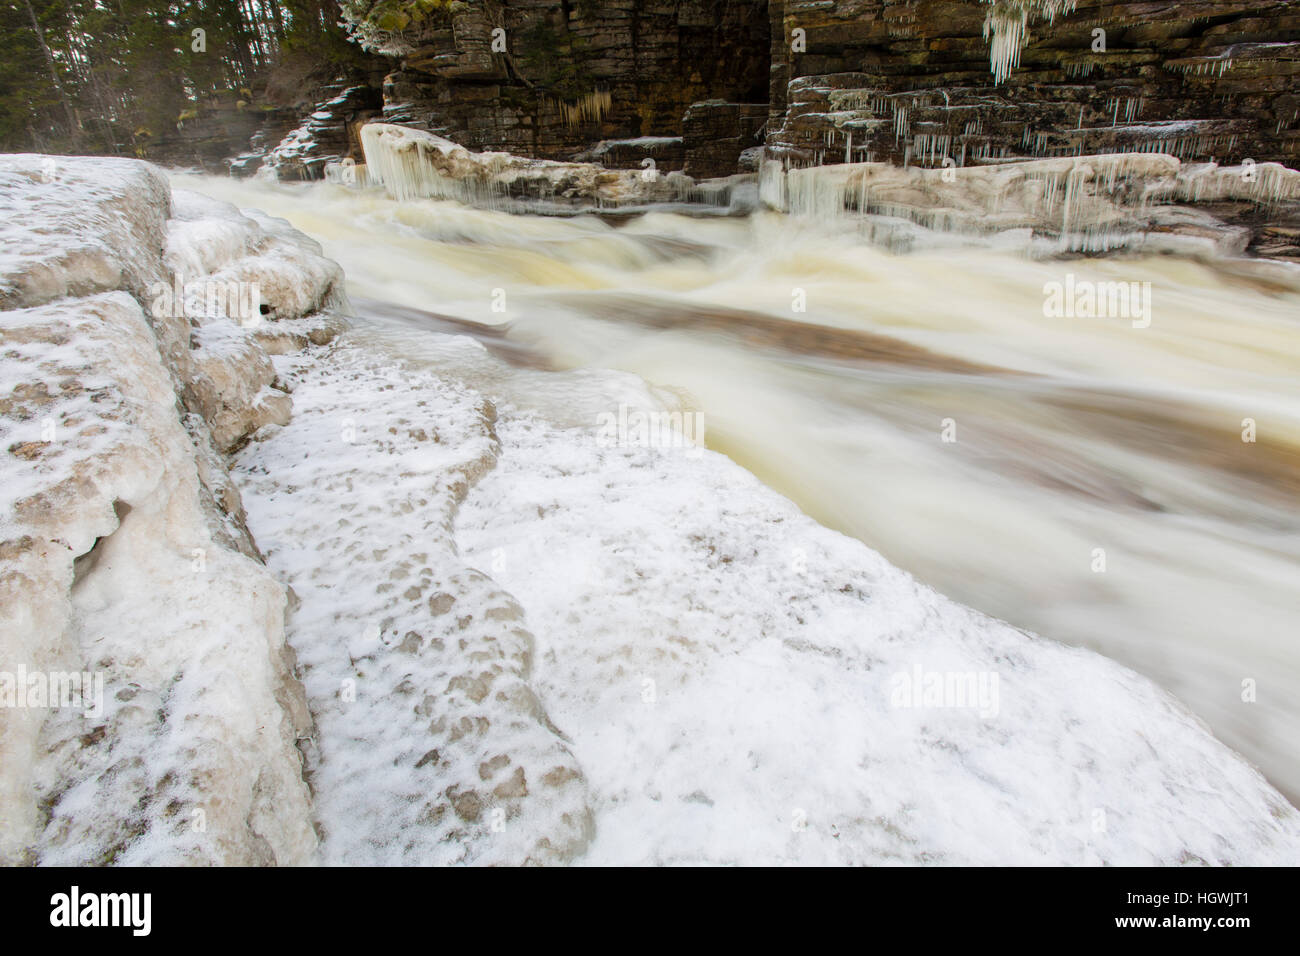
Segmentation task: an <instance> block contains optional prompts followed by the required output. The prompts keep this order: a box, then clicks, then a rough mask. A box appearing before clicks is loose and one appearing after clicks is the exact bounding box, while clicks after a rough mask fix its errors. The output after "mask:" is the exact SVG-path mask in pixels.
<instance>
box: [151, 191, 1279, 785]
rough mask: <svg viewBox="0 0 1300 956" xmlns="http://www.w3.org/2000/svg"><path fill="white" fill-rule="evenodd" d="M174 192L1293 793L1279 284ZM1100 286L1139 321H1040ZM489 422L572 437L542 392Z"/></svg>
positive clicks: (830, 237) (815, 240) (776, 221)
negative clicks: (607, 387)
mask: <svg viewBox="0 0 1300 956" xmlns="http://www.w3.org/2000/svg"><path fill="white" fill-rule="evenodd" d="M175 184H176V186H178V187H180V188H193V189H198V190H200V191H203V192H206V193H208V194H210V195H213V196H216V197H218V198H221V199H225V200H228V201H230V202H234V203H236V204H237V205H240V206H245V207H248V206H253V207H258V208H262V209H264V210H266V211H267V212H270V213H272V214H274V215H279V216H283V217H285V218H287V219H289V220H290V221H291V222H292V223H293V224H294V225H295V226H297V227H298V228H299V229H302V230H303V231H305V232H307V233H309V234H310V235H312V236H314V237H315V238H316V239H318V240H319V241H320V242H321V243H322V244H323V245H324V247H325V252H326V254H327V255H329V256H331V257H332V258H334V259H336V260H338V261H339V262H340V263H341V264H342V265H343V267H344V268H345V270H346V271H347V275H348V281H349V290H350V293H351V295H352V297H353V299H354V302H355V303H356V304H357V306H358V321H359V323H360V324H361V325H362V326H363V328H364V329H366V330H367V331H366V333H365V334H368V335H369V336H370V337H371V339H372V341H374V342H375V343H376V344H379V345H382V346H383V347H385V348H391V349H393V350H394V351H397V352H401V353H402V354H404V355H407V356H408V357H411V356H410V355H409V351H410V350H417V349H418V348H419V346H418V345H417V344H416V342H415V339H416V338H417V337H415V336H411V335H410V334H409V330H410V328H411V327H412V325H415V326H418V327H422V328H427V327H435V328H442V329H445V330H447V331H467V330H468V331H471V332H474V333H475V334H477V335H479V337H481V338H482V339H483V340H484V341H485V343H486V344H488V345H489V346H490V347H492V348H493V349H494V350H496V351H498V353H499V354H502V355H504V356H505V357H507V358H509V359H511V360H512V361H515V362H519V363H525V364H539V365H546V366H551V367H555V368H574V367H587V368H594V369H618V370H623V371H628V372H633V373H636V374H637V375H640V376H642V377H643V378H645V379H646V380H647V381H648V382H649V383H650V384H651V385H653V386H655V387H657V388H659V389H661V390H663V392H664V393H665V394H673V395H676V396H677V397H678V399H679V400H680V401H681V402H682V403H683V405H684V407H686V408H687V409H690V410H694V411H699V412H702V413H703V415H704V419H705V422H706V427H707V438H708V444H709V445H710V446H711V447H713V448H715V449H717V450H720V451H723V452H725V453H727V454H728V455H730V456H731V457H732V458H734V459H735V460H736V461H738V462H740V463H741V464H743V465H744V466H746V467H747V468H749V469H750V470H752V471H753V472H754V473H755V474H757V475H758V476H759V477H761V478H762V479H763V480H764V481H766V482H767V483H769V484H770V485H772V486H773V487H775V488H777V489H778V490H780V491H781V492H783V493H784V494H786V495H788V496H789V497H791V498H792V499H793V500H794V501H795V502H797V503H798V504H799V505H800V506H801V507H802V508H803V509H804V510H805V511H806V512H808V513H809V514H811V515H813V516H814V517H816V518H818V519H819V520H820V521H822V522H823V523H825V524H827V525H830V526H831V527H834V528H836V529H838V530H840V531H843V532H845V533H847V534H850V535H853V536H855V537H858V538H860V539H862V540H863V541H865V542H866V543H867V544H869V545H870V546H872V547H873V548H875V549H877V550H879V551H880V552H882V553H883V554H884V555H885V556H886V557H887V558H889V559H890V560H892V561H893V562H894V563H896V564H898V565H900V566H902V567H904V568H906V569H907V570H909V571H911V572H913V573H915V574H916V575H917V576H918V577H920V578H922V579H923V580H925V581H926V582H928V583H930V584H933V585H934V586H936V587H937V588H938V589H939V590H941V591H943V592H945V593H947V594H949V595H951V596H953V597H955V598H958V599H960V600H962V601H964V602H966V603H968V604H970V605H973V606H974V607H977V608H979V609H981V610H984V611H987V612H989V613H992V614H995V615H997V616H999V617H1002V618H1005V619H1006V620H1008V621H1010V622H1012V623H1013V624H1016V625H1018V626H1021V627H1023V628H1026V629H1028V630H1032V631H1035V632H1037V633H1040V634H1042V635H1044V636H1045V637H1050V638H1054V639H1057V640H1060V641H1065V642H1068V643H1075V644H1082V645H1086V646H1089V647H1092V648H1094V649H1096V650H1099V651H1101V652H1103V653H1105V654H1108V655H1110V656H1112V657H1114V658H1116V659H1118V660H1120V661H1122V662H1124V663H1126V664H1128V665H1130V666H1132V667H1134V668H1136V669H1138V670H1140V671H1142V672H1144V673H1146V674H1148V675H1149V676H1151V677H1153V678H1154V679H1156V680H1157V681H1159V682H1160V683H1162V684H1163V685H1164V686H1166V687H1168V688H1169V689H1171V690H1172V691H1173V692H1174V693H1176V694H1177V695H1179V696H1180V697H1181V698H1182V699H1183V700H1184V701H1185V702H1187V703H1188V704H1189V705H1190V706H1191V707H1192V708H1193V710H1195V711H1196V712H1197V713H1198V714H1200V716H1201V717H1202V718H1204V719H1205V720H1206V722H1207V723H1208V724H1209V725H1210V726H1211V727H1212V728H1213V730H1214V731H1215V732H1216V733H1217V734H1218V735H1219V736H1220V737H1221V738H1222V739H1223V740H1225V741H1226V742H1227V743H1229V744H1230V745H1232V746H1233V747H1235V748H1236V749H1238V750H1239V751H1240V752H1242V753H1243V754H1245V755H1246V756H1247V757H1248V758H1250V759H1251V760H1253V761H1255V762H1256V763H1257V764H1258V765H1259V766H1260V767H1261V768H1262V769H1263V770H1264V771H1265V773H1266V774H1267V775H1268V776H1269V777H1270V778H1271V779H1272V780H1273V782H1274V783H1276V784H1277V785H1278V786H1280V787H1281V788H1282V789H1284V790H1285V791H1286V792H1287V793H1288V794H1289V795H1290V796H1291V798H1292V800H1293V801H1294V800H1295V799H1296V798H1297V796H1300V762H1298V761H1297V759H1296V752H1295V751H1296V747H1295V741H1296V740H1297V739H1300V655H1297V647H1296V641H1297V630H1298V628H1297V621H1300V515H1298V514H1297V508H1296V502H1297V500H1298V499H1300V467H1298V466H1300V272H1297V271H1296V270H1291V269H1287V268H1276V269H1274V268H1271V267H1264V268H1256V267H1249V266H1242V265H1234V264H1230V263H1216V264H1204V263H1197V262H1190V261H1184V260H1176V259H1172V258H1158V259H1144V260H1119V259H1116V260H1073V261H1055V262H1035V261H1030V260H1028V259H1025V258H1023V257H1021V256H1018V255H1015V254H1011V253H999V252H995V251H989V250H966V249H943V250H934V251H928V252H918V253H914V254H912V255H909V256H905V257H899V256H894V255H890V254H888V253H886V252H884V251H882V250H879V249H876V248H873V247H871V246H870V245H868V244H867V243H865V242H864V241H863V240H862V239H861V238H860V237H859V236H858V234H857V233H856V231H854V230H853V229H852V227H851V226H850V225H849V224H846V223H838V224H817V223H810V222H806V221H801V220H797V219H792V218H790V217H786V216H781V215H777V214H774V213H764V214H758V215H754V216H751V217H748V218H743V219H723V218H711V219H697V218H688V217H686V216H682V215H678V214H673V213H653V214H649V215H645V216H641V217H638V218H634V219H631V220H629V221H627V222H625V223H624V224H622V225H620V226H615V225H612V224H609V223H606V222H603V221H601V220H600V219H597V218H595V217H590V216H587V217H579V218H574V219H558V218H547V217H541V216H509V215H506V214H502V213H493V212H486V211H481V210H475V209H470V208H466V207H463V206H460V205H458V204H455V203H450V202H434V201H414V202H407V203H402V204H399V203H395V202H393V201H390V200H388V199H387V198H385V197H384V196H383V194H382V193H378V192H358V191H352V190H348V189H345V188H342V187H336V186H325V185H313V186H300V187H293V188H288V187H277V186H270V185H265V184H260V183H250V182H236V181H231V180H224V179H214V178H201V179H199V178H191V177H177V178H176V181H175ZM1105 282H1122V283H1137V284H1138V285H1137V286H1136V287H1134V289H1135V292H1136V291H1138V290H1140V291H1141V292H1142V295H1143V297H1144V298H1142V299H1141V300H1140V301H1141V302H1145V303H1147V304H1149V311H1148V312H1147V313H1146V314H1145V316H1144V318H1145V319H1149V320H1150V321H1149V324H1146V323H1145V321H1143V319H1142V318H1139V319H1137V320H1135V319H1134V317H1133V316H1127V317H1125V316H1119V315H1111V316H1109V317H1107V316H1101V317H1073V318H1067V317H1050V316H1047V315H1045V314H1044V302H1045V299H1046V296H1045V292H1044V289H1045V287H1048V286H1049V284H1051V283H1060V284H1061V285H1062V286H1065V285H1066V284H1067V283H1068V284H1069V287H1070V288H1072V289H1074V288H1084V287H1087V284H1088V283H1105ZM1145 283H1150V285H1149V287H1147V286H1145V285H1144V284H1145ZM1138 302H1139V299H1136V298H1135V299H1134V303H1135V304H1138ZM430 313H432V315H430ZM449 320H450V321H449ZM457 322H459V323H461V324H457ZM465 322H472V323H481V324H483V325H485V326H495V327H496V328H495V329H475V327H474V326H471V325H465V324H463V323H465ZM404 333H406V334H405V335H404ZM416 357H417V358H418V356H416ZM466 374H467V375H472V374H474V372H473V370H467V371H466ZM478 384H480V385H483V384H485V383H482V382H479V383H478ZM486 384H487V385H488V387H489V389H490V387H491V383H486ZM501 387H502V388H503V389H504V388H508V387H509V386H508V385H507V384H505V383H502V385H501ZM503 398H506V399H508V400H513V401H515V402H518V403H521V404H532V405H533V406H534V407H538V408H540V409H542V410H543V411H544V412H545V413H546V414H548V415H550V416H551V417H553V418H556V419H561V420H562V419H564V418H565V417H566V416H565V412H564V403H565V397H564V395H563V394H557V393H556V392H555V391H553V390H552V391H549V392H547V393H546V394H542V393H541V392H527V393H520V394H517V393H509V394H505V395H503ZM575 407H577V406H576V404H575ZM585 415H586V411H584V412H583V413H582V415H578V414H576V413H575V414H573V415H571V416H569V417H570V418H572V419H575V420H576V421H575V423H583V422H582V421H581V419H582V418H583V417H584V416H585ZM1247 419H1249V420H1250V421H1249V422H1246V423H1245V424H1243V422H1245V420H1247ZM586 424H589V425H590V426H591V427H593V428H594V427H595V424H596V423H595V422H594V421H592V422H590V423H586ZM1252 427H1253V429H1254V434H1253V437H1254V438H1255V439H1256V440H1254V441H1243V432H1245V433H1246V435H1247V437H1252V436H1251V433H1250V429H1251V428H1252ZM1243 698H1246V699H1243Z"/></svg>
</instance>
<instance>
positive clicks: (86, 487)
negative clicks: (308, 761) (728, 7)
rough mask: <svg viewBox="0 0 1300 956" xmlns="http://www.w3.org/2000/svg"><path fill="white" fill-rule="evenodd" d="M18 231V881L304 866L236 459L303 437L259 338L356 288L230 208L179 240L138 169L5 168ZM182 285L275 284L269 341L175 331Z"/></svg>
mask: <svg viewBox="0 0 1300 956" xmlns="http://www.w3.org/2000/svg"><path fill="white" fill-rule="evenodd" d="M0 211H2V212H3V216H2V218H0V221H3V223H4V225H3V227H0V229H2V230H3V240H4V241H3V245H2V246H0V248H2V249H3V252H2V253H0V381H3V382H4V386H3V391H0V448H3V449H4V451H3V452H2V453H0V488H3V504H4V507H3V511H0V595H2V598H0V619H3V624H2V625H0V768H3V772H0V862H5V863H21V862H34V863H47V864H87V863H90V864H95V863H101V864H102V863H125V864H141V863H240V864H254V863H277V862H278V863H297V862H305V861H307V860H309V859H310V858H311V857H312V854H313V853H314V849H315V845H316V836H315V833H314V830H313V827H312V823H311V815H310V810H309V793H308V789H307V786H306V784H305V783H304V781H303V777H302V764H301V757H300V753H299V751H298V747H297V744H298V741H299V739H300V738H303V737H306V736H308V735H309V734H310V732H311V715H310V713H309V711H308V709H307V707H306V701H305V698H304V696H303V691H302V687H301V684H299V682H298V681H297V679H296V678H295V677H294V674H293V670H294V661H293V656H292V652H291V651H290V650H289V649H288V648H287V647H286V645H285V643H284V632H283V609H284V605H285V592H284V590H283V588H282V587H281V586H280V585H279V584H278V583H277V582H276V581H275V579H274V578H273V577H272V576H271V575H270V574H269V573H268V572H267V571H266V569H265V567H264V566H262V564H261V563H260V561H259V560H258V559H257V549H256V547H255V546H254V544H253V542H252V539H251V538H250V537H249V535H248V532H247V528H246V526H245V523H244V516H243V508H242V503H241V501H240V498H239V494H238V491H237V489H236V488H235V486H234V485H233V484H232V483H231V481H230V478H229V475H228V473H227V471H226V466H225V463H224V461H223V459H222V458H221V455H220V454H219V450H220V449H221V448H225V447H228V446H230V445H231V444H232V443H236V442H238V441H240V440H242V437H243V435H245V434H247V432H248V431H249V430H250V429H252V428H255V427H260V425H262V424H265V423H266V422H267V421H270V420H287V412H288V398H287V396H285V394H284V393H283V392H282V391H278V390H274V389H270V387H269V386H270V385H272V384H274V382H273V378H274V369H273V367H272V366H271V363H270V360H269V358H268V356H267V354H266V353H265V352H264V351H263V350H262V349H261V347H260V346H259V345H258V344H257V335H258V328H259V327H271V326H273V325H274V324H275V322H274V320H275V319H276V318H277V314H284V315H285V316H286V317H287V320H288V321H291V322H304V321H311V320H308V319H303V318H301V313H302V311H303V310H304V309H305V308H308V307H314V306H319V305H323V304H329V303H333V302H336V301H337V299H336V298H335V297H333V296H332V293H331V291H330V290H331V287H332V285H333V283H334V281H335V280H337V278H338V274H337V269H336V267H335V268H334V269H333V271H331V269H330V268H329V267H328V266H326V265H322V264H321V263H323V262H324V260H320V261H316V260H318V259H319V256H315V255H314V254H313V253H312V252H311V250H310V249H309V248H307V246H306V245H305V243H308V242H309V241H308V240H305V239H302V240H299V239H295V238H293V237H291V236H290V235H289V230H288V229H287V225H274V224H269V223H259V222H258V221H256V220H254V219H250V220H243V219H242V217H240V216H239V214H238V213H237V212H235V211H234V210H233V209H230V208H227V209H222V210H218V209H215V208H214V207H211V206H202V205H201V204H197V203H196V202H194V201H193V200H189V201H187V200H185V199H184V198H181V199H178V202H177V210H176V211H177V216H178V218H177V219H175V220H171V221H169V218H168V217H169V213H170V212H171V204H170V195H169V190H168V187H167V183H166V180H165V178H164V177H163V176H162V175H161V173H160V172H159V171H157V170H156V169H154V168H152V167H150V166H148V165H146V164H144V163H139V162H135V161H125V160H100V159H84V158H67V157H40V156H6V157H2V158H0ZM164 249H166V253H165V254H164ZM317 251H318V250H317ZM262 260H264V261H262ZM171 269H178V270H179V269H185V270H187V271H189V275H188V276H186V277H185V278H184V280H183V281H181V282H180V283H179V287H180V288H181V289H182V290H184V291H194V290H187V289H186V282H189V281H191V280H197V281H198V283H199V288H200V290H201V286H202V284H203V283H204V282H212V281H215V280H214V279H213V276H214V275H215V276H217V277H218V278H220V279H222V280H224V279H226V278H231V277H232V276H233V277H235V278H237V279H239V280H243V279H246V278H250V277H252V278H256V279H258V280H260V281H263V282H265V285H266V287H267V289H268V290H269V294H268V297H267V298H268V301H269V302H270V304H271V305H270V308H269V309H268V311H267V316H269V318H268V317H264V316H263V313H262V311H261V310H260V309H259V310H258V312H257V316H258V317H259V320H258V321H256V322H252V323H250V324H249V327H245V326H244V325H241V324H240V323H239V322H238V321H236V317H234V316H232V315H231V314H230V312H229V310H228V309H227V308H225V307H224V306H222V307H214V308H211V309H208V308H206V307H205V308H198V305H199V304H200V302H201V300H202V298H203V297H202V295H201V294H199V296H198V299H197V300H193V301H189V302H188V303H182V305H181V307H179V308H172V307H171V304H170V303H164V302H161V301H160V297H161V296H162V291H163V290H165V289H168V288H175V287H177V283H176V282H175V281H174V279H175V277H174V276H172V275H171V274H170V270H171ZM294 270H296V271H294ZM223 271H224V272H229V273H230V275H223ZM290 271H294V274H293V275H292V276H289V275H287V273H288V272H290ZM277 282H279V283H280V284H282V285H284V286H285V287H286V288H285V289H284V290H281V288H280V285H277ZM290 283H303V284H304V286H305V287H306V288H307V289H308V290H309V291H308V292H307V293H306V294H305V295H306V297H305V298H304V294H303V293H302V292H301V291H300V290H295V291H294V292H293V293H292V294H290V292H289V291H288V290H287V286H288V285H289V284H290ZM184 291H183V294H184ZM196 294H197V293H196ZM187 298H189V299H193V297H192V296H187ZM162 306H167V307H162ZM317 324H318V325H322V324H325V320H323V319H320V320H317ZM270 392H274V394H270ZM66 674H78V675H81V674H84V675H85V676H86V677H87V680H86V682H85V684H84V686H85V687H87V688H90V687H95V688H98V690H97V692H95V693H93V694H85V695H82V696H81V697H79V698H78V700H77V702H78V704H79V706H76V707H72V706H67V704H68V702H69V699H68V698H67V695H65V694H62V693H60V694H58V695H54V694H53V692H52V689H53V688H54V687H55V686H56V682H57V681H58V680H59V679H60V676H59V675H66ZM19 675H21V676H22V677H23V678H25V679H26V680H27V681H30V684H31V686H30V687H24V688H23V693H22V695H21V696H20V695H17V694H15V691H16V687H15V685H16V684H18V683H19V681H18V679H17V678H18V676H19ZM34 689H35V690H34ZM65 689H66V688H65ZM36 691H39V693H37V692H36ZM47 691H49V693H47ZM6 692H7V693H8V694H9V696H8V697H6V696H5V694H6Z"/></svg>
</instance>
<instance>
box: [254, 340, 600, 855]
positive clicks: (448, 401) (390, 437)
mask: <svg viewBox="0 0 1300 956" xmlns="http://www.w3.org/2000/svg"><path fill="white" fill-rule="evenodd" d="M277 361H278V362H279V364H280V366H281V370H282V373H283V374H284V375H285V377H286V378H287V379H288V380H290V381H292V382H293V387H294V401H295V412H294V417H293V420H292V421H291V422H290V423H289V424H288V425H287V426H285V427H284V428H271V429H266V430H264V432H263V433H260V434H259V435H258V439H257V440H256V441H254V442H253V443H251V444H250V445H249V446H248V447H247V448H246V449H244V451H243V452H242V453H241V454H240V455H239V457H238V459H237V465H236V469H235V474H236V476H237V478H238V479H239V481H240V482H241V484H242V486H243V491H244V497H245V500H246V501H247V503H248V509H249V512H248V514H249V520H250V523H251V524H252V526H253V527H255V528H256V529H257V534H258V541H259V542H260V543H261V545H262V546H263V547H264V548H265V549H266V555H267V560H268V563H269V564H270V566H271V567H272V568H273V569H274V570H275V571H276V573H277V574H279V575H280V576H281V578H282V580H284V581H285V583H286V584H288V585H289V586H290V587H291V588H292V589H293V591H294V592H295V593H296V594H297V596H298V597H299V598H300V599H301V605H300V606H299V607H298V608H297V609H296V610H295V611H294V613H293V615H292V617H291V619H290V622H289V628H288V631H289V639H290V641H291V642H292V643H293V645H294V647H295V648H296V650H297V652H298V655H299V660H300V661H301V663H302V667H303V682H304V685H305V686H306V688H307V693H308V697H309V699H310V701H311V709H312V712H313V713H314V714H315V715H316V720H317V725H318V733H317V735H316V738H315V748H314V750H313V758H314V759H313V760H312V763H311V779H312V786H313V790H314V792H315V794H316V798H317V802H316V813H317V820H318V822H319V825H320V829H321V833H322V834H323V846H322V859H323V860H324V861H325V862H328V863H338V864H350V865H397V864H423V865H429V864H447V863H477V864H523V863H557V862H564V861H567V860H570V859H572V858H573V857H574V856H575V855H576V854H578V853H579V852H581V851H582V849H583V848H584V847H585V846H586V844H587V841H588V840H589V838H590V835H591V815H590V811H589V810H588V807H587V803H586V787H585V783H584V780H583V776H582V770H581V768H580V766H579V765H578V762H577V761H576V760H575V759H574V757H573V755H572V753H571V752H570V749H569V747H568V746H567V744H566V742H565V740H564V738H563V737H562V736H561V735H560V734H559V733H558V732H557V731H556V730H555V728H554V727H553V726H552V725H551V723H550V721H549V719H548V718H547V716H546V712H545V709H544V707H543V705H542V703H541V702H540V701H538V699H537V697H536V696H535V695H534V694H533V692H532V690H531V689H530V687H529V684H528V679H529V675H530V672H531V669H532V666H533V637H532V635H531V634H530V633H529V632H528V630H527V626H526V624H525V622H524V621H523V612H522V610H521V609H520V607H519V606H518V604H517V603H516V602H515V600H514V599H513V598H512V597H511V596H510V595H509V594H507V593H505V592H504V591H503V590H501V589H500V588H499V587H498V586H497V585H496V584H495V583H494V582H493V581H492V579H491V577H489V576H488V575H487V574H484V573H481V572H480V571H479V570H476V569H475V568H473V567H471V566H470V565H468V564H467V563H465V562H464V561H463V560H462V559H461V558H460V557H459V555H458V554H457V551H456V547H455V541H454V538H453V536H452V529H453V526H454V522H455V515H456V512H457V509H458V508H459V507H460V503H461V502H462V501H463V499H464V497H465V495H466V494H467V493H468V491H469V489H470V487H472V485H473V484H474V483H475V482H476V481H478V480H479V479H480V477H481V476H482V475H483V474H485V473H487V472H488V471H490V470H491V469H492V467H493V464H494V462H495V459H496V454H497V440H496V436H495V434H494V431H493V423H494V420H495V411H494V409H493V407H492V405H491V403H489V402H487V401H485V400H484V399H483V398H482V397H481V396H479V395H476V394H474V393H472V392H470V391H468V390H465V389H462V388H456V387H454V386H451V385H448V384H446V383H444V382H442V381H440V380H439V379H437V378H435V377H434V376H431V375H428V374H419V373H413V372H411V371H410V370H408V369H403V368H402V367H400V366H399V365H397V364H396V363H393V362H392V361H391V360H389V359H387V358H386V357H384V356H377V355H375V354H373V353H372V352H370V351H367V350H365V349H359V348H355V347H338V348H335V349H334V350H333V351H332V352H331V353H330V354H329V355H328V356H327V357H325V358H323V359H321V360H319V361H317V360H315V359H299V358H296V357H286V358H284V359H279V360H277Z"/></svg>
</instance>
